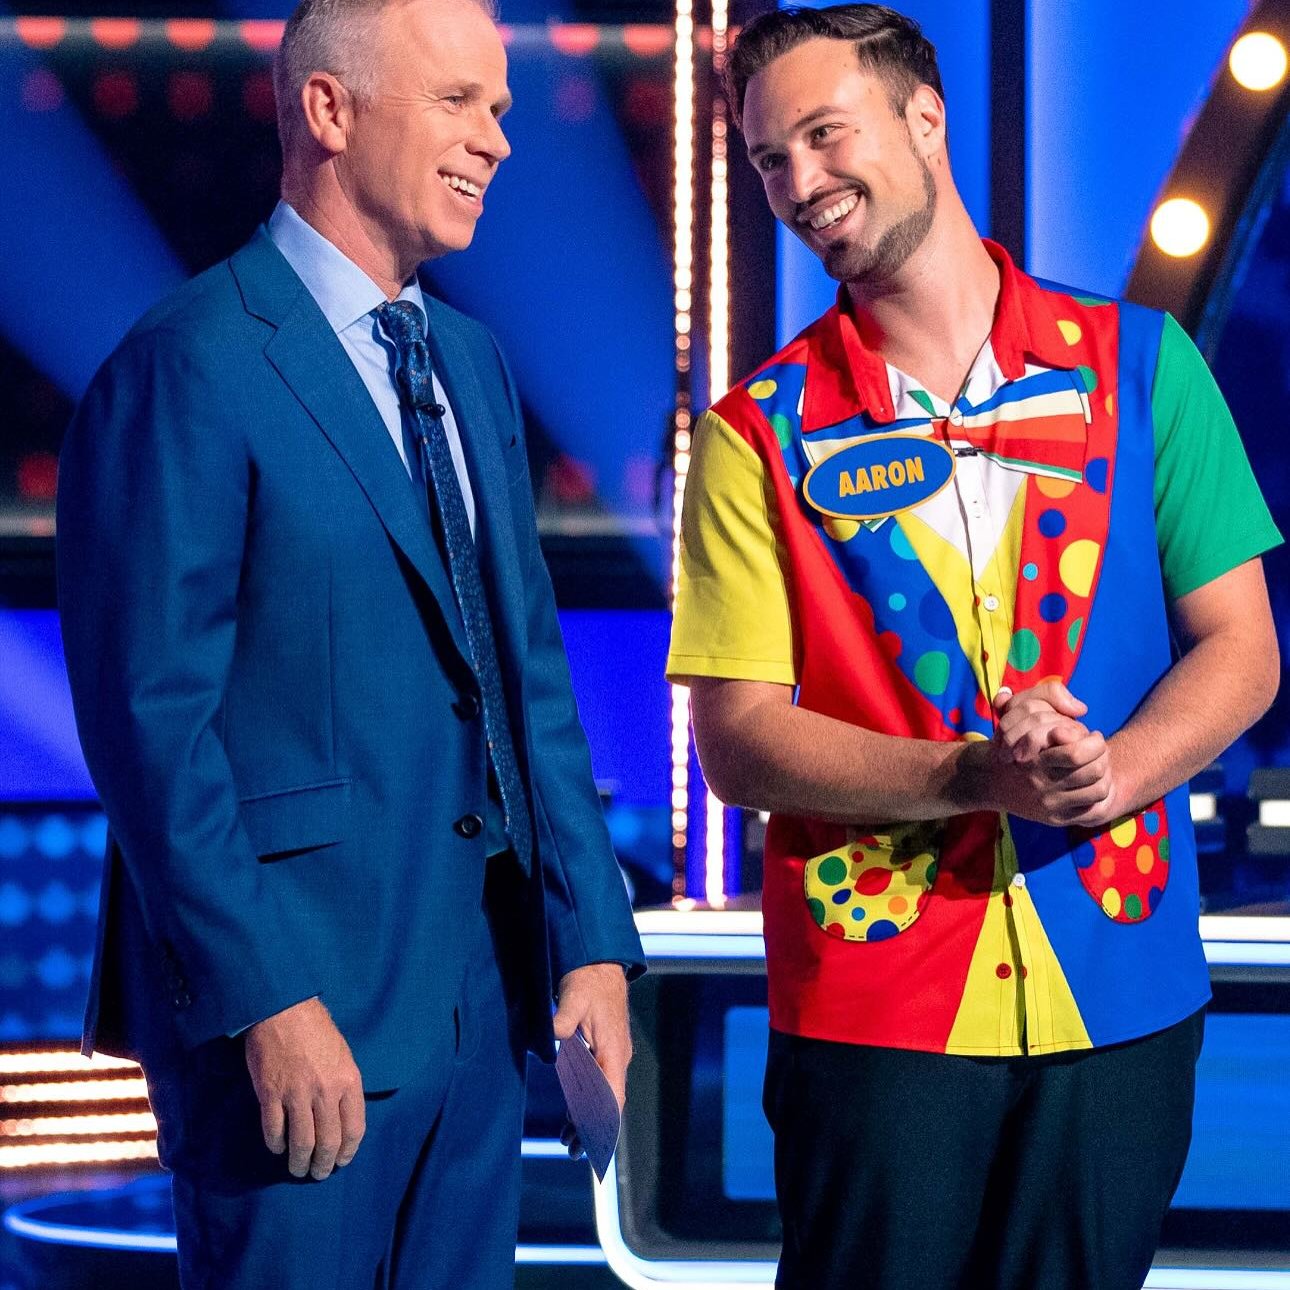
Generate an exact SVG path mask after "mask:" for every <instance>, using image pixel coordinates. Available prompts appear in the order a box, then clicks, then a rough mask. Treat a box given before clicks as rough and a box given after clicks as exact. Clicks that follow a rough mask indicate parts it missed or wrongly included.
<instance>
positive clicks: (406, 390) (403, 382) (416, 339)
mask: <svg viewBox="0 0 1290 1290" xmlns="http://www.w3.org/2000/svg"><path fill="white" fill-rule="evenodd" d="M376 317H377V321H378V322H380V324H381V327H382V328H383V329H384V331H385V334H386V335H387V336H388V337H389V338H390V339H391V340H392V341H393V342H394V347H395V349H396V350H397V351H398V355H399V363H398V368H397V369H396V371H395V380H396V382H397V383H398V386H399V389H400V390H401V391H402V392H403V396H404V398H406V399H407V401H408V403H409V404H410V405H411V406H412V407H413V408H427V409H430V410H432V411H433V410H434V409H436V408H437V407H438V405H437V404H436V403H435V398H434V382H433V381H432V380H431V377H430V350H429V348H428V347H427V346H426V317H425V314H423V313H422V312H421V310H420V309H419V308H418V307H417V306H416V305H415V304H413V303H412V301H411V300H389V301H386V303H385V304H383V305H380V306H379V307H378V308H377V310H376ZM434 415H436V416H442V415H443V411H442V409H439V410H438V411H435V412H434Z"/></svg>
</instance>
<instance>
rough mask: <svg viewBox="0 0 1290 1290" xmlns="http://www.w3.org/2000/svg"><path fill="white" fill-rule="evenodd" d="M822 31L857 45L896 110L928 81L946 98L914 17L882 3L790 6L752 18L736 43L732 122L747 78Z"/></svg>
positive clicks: (730, 75) (730, 74)
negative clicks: (819, 7) (815, 6)
mask: <svg viewBox="0 0 1290 1290" xmlns="http://www.w3.org/2000/svg"><path fill="white" fill-rule="evenodd" d="M821 36H822V37H824V38H825V39H827V40H849V41H851V42H852V43H853V44H854V45H855V52H856V58H857V59H858V60H859V62H860V66H861V67H862V68H864V69H865V71H870V72H873V73H874V74H875V75H877V76H879V77H881V78H882V80H883V81H884V83H885V84H886V86H887V90H888V93H889V95H890V98H891V106H892V111H894V112H897V113H900V112H903V111H904V110H905V104H906V103H908V102H909V96H910V95H911V94H913V92H914V91H915V90H916V89H917V88H918V87H919V86H920V85H930V86H931V87H932V89H934V90H935V91H936V92H937V94H939V95H940V96H941V98H944V97H945V92H944V90H943V89H942V88H941V69H940V68H939V67H938V66H937V63H936V47H935V46H934V45H933V44H932V42H931V41H930V40H928V39H927V37H926V36H924V35H923V29H922V28H921V27H920V26H919V25H918V23H916V22H915V21H914V20H913V19H912V18H906V17H905V15H904V14H901V13H897V12H896V11H895V10H894V9H889V8H887V6H886V5H881V4H839V5H832V6H830V7H829V8H827V9H806V8H802V7H800V6H797V5H789V6H787V7H786V8H783V9H776V10H774V11H773V12H771V13H766V14H762V16H761V17H760V18H754V19H753V21H752V22H750V23H749V24H748V26H747V27H745V28H744V30H743V32H742V33H741V34H740V36H739V39H738V40H737V41H736V42H735V47H734V50H733V52H732V53H731V55H730V62H729V65H728V66H727V69H726V86H727V92H728V94H729V97H730V102H731V103H732V104H733V105H734V109H735V119H736V121H738V120H739V119H740V118H741V117H742V116H743V110H744V94H745V93H746V92H747V89H748V82H749V81H750V80H752V78H753V77H754V76H756V75H757V73H758V72H760V71H761V70H762V68H763V67H766V66H767V65H768V64H770V63H773V62H774V61H775V59H777V58H778V57H780V55H781V54H786V53H788V51H789V50H790V49H793V48H794V47H796V46H797V45H800V44H802V42H803V41H807V40H814V39H816V38H818V37H821Z"/></svg>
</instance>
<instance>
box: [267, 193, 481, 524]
mask: <svg viewBox="0 0 1290 1290" xmlns="http://www.w3.org/2000/svg"><path fill="white" fill-rule="evenodd" d="M268 232H269V239H270V241H272V243H273V245H274V246H276V247H277V248H278V250H279V251H281V252H282V254H283V256H284V257H285V259H286V261H287V263H288V264H289V265H291V267H292V268H293V269H294V270H295V272H296V276H297V277H298V278H299V279H300V280H301V282H303V283H304V284H305V287H306V288H307V289H308V291H309V294H310V295H311V296H313V298H314V300H315V301H316V302H317V304H318V308H319V309H321V310H322V311H323V316H324V317H325V318H326V319H327V321H328V322H329V323H330V324H331V327H332V330H333V331H334V332H335V333H336V339H337V340H339V341H340V343H341V345H342V346H344V349H345V353H346V354H348V355H349V357H350V361H351V362H352V363H353V364H354V368H355V370H356V371H357V372H358V374H359V376H360V377H362V379H363V384H364V385H365V386H367V392H368V393H369V394H370V395H371V396H372V402H373V403H375V404H376V410H377V411H378V412H379V413H380V414H381V420H382V421H384V422H385V428H386V430H388V431H389V434H390V442H391V443H392V444H393V445H394V450H395V451H396V452H397V453H398V454H399V459H400V460H401V461H402V462H403V465H404V468H405V469H406V470H407V471H408V474H409V475H411V476H412V478H413V479H414V480H415V481H416V482H417V483H420V482H421V481H422V478H423V476H422V472H421V465H420V463H419V462H418V461H417V460H416V458H415V447H414V445H415V443H416V440H415V438H414V437H413V436H412V434H411V428H410V426H408V425H405V423H404V414H403V411H402V407H401V404H400V401H399V391H398V386H397V385H396V384H395V382H394V372H395V367H396V359H397V351H396V350H395V348H394V342H393V341H391V340H390V339H389V337H388V336H386V335H385V333H384V332H383V331H382V330H381V325H380V323H378V322H377V320H376V313H375V310H376V309H377V307H378V306H380V305H383V304H384V303H385V300H386V296H385V292H384V291H382V290H381V288H380V287H378V286H377V285H376V283H375V282H373V281H372V279H371V278H369V277H368V276H367V274H366V273H364V272H363V270H362V269H360V268H359V267H358V265H357V264H355V263H354V261H353V260H351V259H350V258H349V257H348V256H347V255H346V254H345V253H344V252H343V251H341V250H340V249H339V248H338V247H336V246H333V245H332V243H331V242H329V241H328V240H327V239H326V238H325V237H323V235H322V234H321V233H319V232H318V230H317V229H316V228H314V227H313V226H312V225H311V224H307V223H306V222H305V221H304V220H303V219H301V217H300V216H299V215H298V214H297V213H296V212H295V210H294V209H292V207H291V206H289V205H288V204H287V203H286V202H284V201H280V202H279V203H278V204H277V206H276V207H275V208H274V211H273V214H272V215H271V216H270V217H269V225H268ZM398 298H399V299H400V300H410V301H411V302H412V303H413V304H414V305H416V307H417V308H418V309H420V310H421V313H422V314H423V315H424V314H425V312H426V307H425V300H424V298H423V296H422V294H421V284H420V283H419V282H418V281H417V280H416V278H413V279H412V281H411V282H409V283H408V284H407V286H405V287H404V288H403V290H402V291H401V292H399V295H398ZM434 396H435V398H436V400H438V402H439V403H441V404H443V406H444V407H445V408H446V409H447V411H446V412H445V413H444V418H443V428H444V430H445V432H446V434H447V437H448V448H449V450H450V451H451V453H452V464H453V466H454V467H455V468H456V471H457V481H458V483H459V484H460V485H461V497H462V501H464V502H465V503H466V516H467V518H468V519H469V520H470V531H471V532H472V533H473V532H474V531H475V495H474V492H473V491H472V490H471V487H470V475H469V473H468V472H467V470H466V456H465V453H464V452H463V451H462V446H461V432H460V431H459V430H458V428H457V421H456V418H455V417H454V416H453V411H452V405H451V404H450V403H449V402H448V396H447V394H445V393H444V388H443V386H442V385H441V384H440V383H439V375H438V373H437V372H436V373H435V374H434Z"/></svg>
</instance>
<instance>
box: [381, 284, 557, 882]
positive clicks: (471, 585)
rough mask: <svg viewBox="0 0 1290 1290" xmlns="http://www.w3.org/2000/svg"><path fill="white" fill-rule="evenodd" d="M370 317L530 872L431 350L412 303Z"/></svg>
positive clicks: (521, 797) (506, 806) (524, 811)
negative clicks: (421, 476) (387, 350)
mask: <svg viewBox="0 0 1290 1290" xmlns="http://www.w3.org/2000/svg"><path fill="white" fill-rule="evenodd" d="M376 316H377V318H378V319H379V320H380V324H381V326H382V327H383V328H384V329H385V333H386V335H387V336H389V337H390V339H391V340H393V341H394V344H395V347H396V348H397V349H398V354H399V364H398V369H397V372H396V378H395V379H396V380H397V382H398V386H399V390H400V392H401V393H402V395H403V399H404V402H405V403H406V404H407V407H408V409H409V411H410V413H411V419H412V428H413V432H414V434H415V436H416V439H417V443H418V444H419V446H420V451H421V459H422V463H423V466H424V469H425V478H426V482H427V484H428V485H429V488H428V490H427V491H428V492H429V494H430V505H431V508H432V510H436V511H437V514H438V516H439V523H440V527H441V529H442V532H443V540H444V547H445V548H446V550H447V555H448V568H449V572H450V574H451V576H452V586H453V590H454V591H455V592H456V595H457V605H458V607H459V608H460V610H461V617H462V621H463V622H464V623H465V627H466V643H467V645H468V646H469V648H470V653H471V662H472V663H473V664H474V668H475V676H476V678H477V679H478V681H479V689H480V695H481V698H482V700H483V708H484V731H485V733H486V734H487V736H488V754H489V759H490V761H491V764H492V770H493V775H494V776H495V778H496V781H497V789H498V792H499V793H500V794H501V798H502V809H503V810H504V811H505V813H506V832H507V834H508V836H509V837H510V840H511V845H512V846H513V847H514V849H515V854H516V855H517V856H518V857H519V860H520V863H521V864H522V865H523V866H524V867H525V868H528V867H529V866H530V864H531V861H532V854H533V847H532V830H531V828H530V825H529V810H528V803H527V801H526V800H525V794H524V784H523V781H522V780H521V778H520V770H519V763H518V762H517V760H516V757H515V744H514V742H513V741H512V739H511V727H510V722H509V720H508V719H507V715H506V695H505V692H504V691H503V689H502V669H501V665H500V664H499V663H498V661H497V644H496V641H495V640H494V638H493V621H492V618H491V617H490V616H489V612H488V602H487V600H486V599H485V596H484V582H483V579H482V577H481V576H480V572H479V553H478V551H477V550H476V549H475V539H474V536H473V535H472V533H471V531H470V519H469V517H468V516H467V514H466V503H465V502H464V501H463V500H462V495H461V484H460V482H459V480H458V478H457V470H456V467H455V466H454V465H453V460H452V450H451V449H450V448H449V447H448V436H447V433H446V431H445V430H444V425H443V415H444V411H445V409H444V408H443V407H442V406H441V405H440V404H439V403H438V402H437V401H436V400H435V395H434V382H433V380H432V379H431V370H432V369H431V366H430V350H429V348H428V347H427V346H426V320H425V315H424V314H423V313H422V312H421V310H420V309H419V308H418V307H417V306H416V305H415V304H413V303H412V301H410V300H395V301H392V302H388V303H386V304H383V305H381V306H380V307H379V308H378V309H377V311H376Z"/></svg>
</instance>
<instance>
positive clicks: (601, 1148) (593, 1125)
mask: <svg viewBox="0 0 1290 1290" xmlns="http://www.w3.org/2000/svg"><path fill="white" fill-rule="evenodd" d="M555 1073H556V1075H558V1076H559V1078H560V1088H561V1089H562V1090H563V1091H564V1100H565V1104H566V1105H567V1106H568V1108H569V1119H570V1121H571V1122H572V1123H573V1127H574V1129H576V1130H577V1133H578V1141H579V1142H580V1143H582V1149H583V1151H584V1152H586V1155H587V1160H588V1162H589V1163H590V1165H591V1167H592V1168H593V1169H594V1170H595V1171H596V1177H597V1178H598V1179H600V1181H601V1182H604V1181H605V1170H607V1169H608V1168H609V1162H610V1160H611V1159H612V1158H613V1154H614V1148H615V1147H616V1146H617V1145H618V1128H619V1124H620V1123H621V1121H622V1114H621V1112H620V1111H619V1109H618V1099H617V1098H616V1097H615V1096H614V1090H613V1089H612V1088H610V1087H609V1081H608V1080H607V1079H606V1078H605V1072H604V1071H602V1070H601V1069H600V1067H599V1066H598V1065H596V1059H595V1057H593V1056H592V1053H591V1049H590V1048H588V1047H587V1041H586V1040H585V1039H584V1038H583V1037H582V1033H581V1031H577V1030H575V1031H574V1032H573V1038H572V1039H566V1040H564V1042H563V1043H561V1045H560V1051H559V1052H558V1053H557V1054H556V1058H555Z"/></svg>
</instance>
